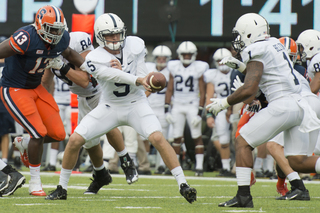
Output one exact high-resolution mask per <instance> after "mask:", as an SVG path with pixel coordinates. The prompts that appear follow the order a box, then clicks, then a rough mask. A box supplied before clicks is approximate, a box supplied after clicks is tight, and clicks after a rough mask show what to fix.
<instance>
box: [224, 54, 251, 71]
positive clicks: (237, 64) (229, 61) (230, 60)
mask: <svg viewBox="0 0 320 213" xmlns="http://www.w3.org/2000/svg"><path fill="white" fill-rule="evenodd" d="M219 64H225V65H227V66H228V67H230V68H232V69H237V70H239V71H240V72H243V71H244V70H245V69H246V65H245V64H244V63H243V62H241V61H239V60H238V59H236V58H234V57H232V56H228V57H225V58H223V59H222V60H221V61H220V62H219Z"/></svg>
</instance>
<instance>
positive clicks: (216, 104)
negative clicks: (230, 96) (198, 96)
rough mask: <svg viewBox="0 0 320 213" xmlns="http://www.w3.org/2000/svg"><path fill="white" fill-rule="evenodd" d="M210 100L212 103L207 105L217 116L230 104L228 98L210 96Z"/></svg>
mask: <svg viewBox="0 0 320 213" xmlns="http://www.w3.org/2000/svg"><path fill="white" fill-rule="evenodd" d="M210 101H212V103H211V104H208V105H207V106H206V108H207V109H209V112H211V113H212V114H214V115H215V116H217V114H218V113H219V112H221V111H222V110H224V109H227V108H228V107H229V106H230V105H229V103H228V101H227V98H223V99H220V98H210Z"/></svg>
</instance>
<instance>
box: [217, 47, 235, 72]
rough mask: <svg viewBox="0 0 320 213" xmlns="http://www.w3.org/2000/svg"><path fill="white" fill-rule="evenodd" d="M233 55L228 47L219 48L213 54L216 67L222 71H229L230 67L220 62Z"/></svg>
mask: <svg viewBox="0 0 320 213" xmlns="http://www.w3.org/2000/svg"><path fill="white" fill-rule="evenodd" d="M229 56H232V54H231V52H230V51H229V50H228V49H227V48H219V49H217V50H216V51H215V52H214V54H213V57H212V58H213V61H214V65H215V67H216V68H217V69H218V70H220V71H221V72H229V71H230V68H229V67H228V66H227V65H225V64H219V62H220V61H221V60H222V59H223V58H225V57H229Z"/></svg>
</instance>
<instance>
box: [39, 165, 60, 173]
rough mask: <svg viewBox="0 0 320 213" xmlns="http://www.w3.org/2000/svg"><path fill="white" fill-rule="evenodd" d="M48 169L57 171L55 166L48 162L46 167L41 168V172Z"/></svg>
mask: <svg viewBox="0 0 320 213" xmlns="http://www.w3.org/2000/svg"><path fill="white" fill-rule="evenodd" d="M48 171H52V172H55V171H57V169H56V167H55V166H51V165H50V164H48V165H47V166H46V167H44V168H43V169H41V172H48Z"/></svg>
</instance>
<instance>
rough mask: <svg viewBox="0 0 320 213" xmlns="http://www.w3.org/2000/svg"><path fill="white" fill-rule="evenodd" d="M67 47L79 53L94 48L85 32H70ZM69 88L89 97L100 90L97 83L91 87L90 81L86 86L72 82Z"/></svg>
mask: <svg viewBox="0 0 320 213" xmlns="http://www.w3.org/2000/svg"><path fill="white" fill-rule="evenodd" d="M69 47H70V48H71V49H73V50H75V51H76V52H77V53H79V54H81V53H83V52H85V51H89V50H91V51H92V50H94V48H93V45H92V42H91V38H90V35H89V34H88V33H85V32H71V33H70V43H69ZM64 61H65V63H68V61H67V60H66V59H64ZM69 88H70V91H71V92H73V93H74V94H77V95H79V96H81V97H89V96H92V95H94V94H97V93H98V92H100V89H99V85H97V86H96V87H93V86H92V84H91V83H89V84H88V86H87V87H86V88H83V87H81V86H78V85H77V84H75V83H72V85H71V86H69Z"/></svg>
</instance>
